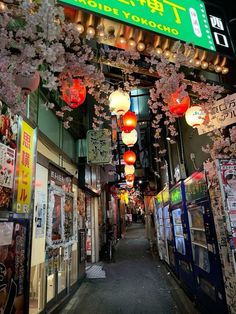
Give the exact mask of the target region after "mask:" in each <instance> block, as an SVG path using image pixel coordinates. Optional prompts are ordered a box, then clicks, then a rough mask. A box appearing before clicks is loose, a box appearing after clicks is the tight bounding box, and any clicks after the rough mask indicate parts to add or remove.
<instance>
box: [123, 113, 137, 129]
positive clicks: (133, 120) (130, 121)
mask: <svg viewBox="0 0 236 314" xmlns="http://www.w3.org/2000/svg"><path fill="white" fill-rule="evenodd" d="M136 125H137V116H136V114H135V113H134V112H132V111H127V112H126V114H124V115H123V116H122V126H121V129H122V131H124V132H125V133H129V132H131V131H132V130H133V129H135V128H136Z"/></svg>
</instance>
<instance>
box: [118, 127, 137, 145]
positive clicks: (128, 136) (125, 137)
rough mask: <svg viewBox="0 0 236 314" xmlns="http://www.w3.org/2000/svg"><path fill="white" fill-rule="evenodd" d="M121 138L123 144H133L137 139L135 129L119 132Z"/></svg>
mask: <svg viewBox="0 0 236 314" xmlns="http://www.w3.org/2000/svg"><path fill="white" fill-rule="evenodd" d="M121 138H122V141H123V143H124V144H125V145H127V146H128V147H132V146H134V144H135V143H136V142H137V139H138V135H137V131H136V130H133V131H131V132H130V133H125V132H124V131H123V132H122V134H121Z"/></svg>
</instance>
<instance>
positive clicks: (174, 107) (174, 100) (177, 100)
mask: <svg viewBox="0 0 236 314" xmlns="http://www.w3.org/2000/svg"><path fill="white" fill-rule="evenodd" d="M189 106H190V97H189V96H188V95H187V96H184V97H181V96H180V89H178V90H177V91H176V92H175V93H174V94H172V95H171V98H170V103H169V110H170V112H171V113H172V114H174V115H176V116H178V117H182V116H183V115H184V114H185V112H186V111H187V110H188V108H189Z"/></svg>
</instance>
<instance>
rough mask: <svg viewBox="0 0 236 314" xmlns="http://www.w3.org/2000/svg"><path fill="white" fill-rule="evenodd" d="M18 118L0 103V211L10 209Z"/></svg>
mask: <svg viewBox="0 0 236 314" xmlns="http://www.w3.org/2000/svg"><path fill="white" fill-rule="evenodd" d="M17 123H18V118H17V116H16V115H13V114H12V113H11V111H10V109H9V108H7V107H6V106H3V105H2V104H1V103H0V211H9V210H12V199H13V180H14V171H15V155H16V154H15V150H16V141H17Z"/></svg>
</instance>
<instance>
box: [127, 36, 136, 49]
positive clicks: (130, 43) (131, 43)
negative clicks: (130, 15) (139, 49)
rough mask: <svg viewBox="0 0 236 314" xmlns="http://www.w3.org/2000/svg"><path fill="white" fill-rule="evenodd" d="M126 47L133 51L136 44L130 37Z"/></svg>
mask: <svg viewBox="0 0 236 314" xmlns="http://www.w3.org/2000/svg"><path fill="white" fill-rule="evenodd" d="M128 45H129V47H130V48H132V49H134V48H135V47H136V42H135V40H134V39H133V38H132V37H131V38H130V39H129V41H128Z"/></svg>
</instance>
